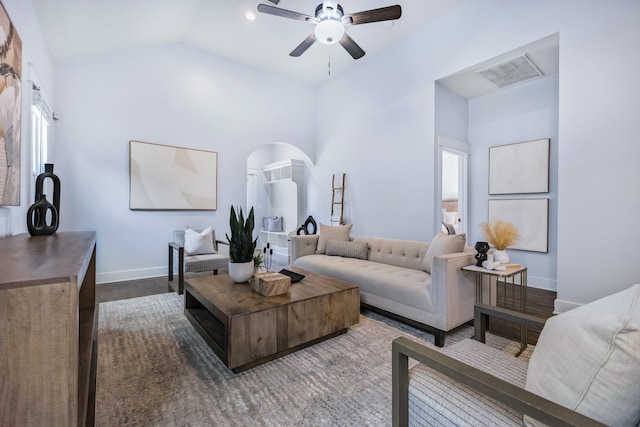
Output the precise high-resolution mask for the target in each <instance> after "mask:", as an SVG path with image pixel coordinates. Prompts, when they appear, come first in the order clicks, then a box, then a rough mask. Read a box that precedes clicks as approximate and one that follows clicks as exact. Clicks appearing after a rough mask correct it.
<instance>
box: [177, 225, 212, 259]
mask: <svg viewBox="0 0 640 427" xmlns="http://www.w3.org/2000/svg"><path fill="white" fill-rule="evenodd" d="M184 253H185V254H186V255H199V254H215V253H216V251H215V250H214V249H213V229H212V228H211V227H207V228H205V229H204V230H202V231H200V232H198V231H196V230H192V229H191V228H187V229H186V230H184Z"/></svg>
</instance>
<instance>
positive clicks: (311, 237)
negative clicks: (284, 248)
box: [290, 234, 320, 265]
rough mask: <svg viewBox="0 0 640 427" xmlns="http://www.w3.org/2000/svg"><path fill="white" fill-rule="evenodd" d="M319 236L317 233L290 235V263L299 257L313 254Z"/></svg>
mask: <svg viewBox="0 0 640 427" xmlns="http://www.w3.org/2000/svg"><path fill="white" fill-rule="evenodd" d="M319 238H320V236H319V235H318V234H306V235H296V236H291V251H290V256H291V265H293V264H294V263H295V262H296V260H297V259H298V258H300V257H303V256H305V255H313V254H315V253H316V248H317V247H318V239H319Z"/></svg>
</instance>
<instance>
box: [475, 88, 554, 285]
mask: <svg viewBox="0 0 640 427" xmlns="http://www.w3.org/2000/svg"><path fill="white" fill-rule="evenodd" d="M542 138H550V139H551V141H550V167H549V175H550V177H549V188H550V191H549V193H546V194H517V195H507V196H488V191H487V189H488V188H489V185H488V173H487V168H488V165H489V147H492V146H496V145H504V144H511V143H515V142H523V141H531V140H534V139H542ZM469 141H470V143H471V144H470V146H471V156H470V161H469V163H470V166H469V169H470V179H469V181H470V183H469V195H470V200H469V201H470V204H471V207H472V210H471V214H470V221H469V223H468V227H469V228H468V230H469V233H468V236H469V240H470V242H476V241H478V240H486V239H485V237H484V234H483V232H482V229H481V227H480V224H481V223H483V222H486V221H487V212H488V200H489V199H526V198H548V199H549V234H548V236H549V252H548V253H541V252H531V251H519V250H514V249H509V250H508V251H509V257H510V259H511V262H515V263H519V264H522V265H525V266H527V269H528V283H529V285H530V286H534V287H537V288H542V289H550V290H554V291H555V290H556V278H557V261H558V244H557V241H558V221H557V219H558V75H554V76H548V77H545V78H543V79H538V80H534V81H531V82H528V83H523V84H520V85H517V86H514V87H511V88H506V89H503V90H501V91H497V92H494V93H491V94H488V95H484V96H479V97H477V98H473V99H471V100H470V101H469Z"/></svg>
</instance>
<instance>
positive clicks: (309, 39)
mask: <svg viewBox="0 0 640 427" xmlns="http://www.w3.org/2000/svg"><path fill="white" fill-rule="evenodd" d="M315 41H316V35H315V34H314V33H311V35H309V37H307V38H306V39H304V40H303V41H302V43H300V44H299V45H298V47H296V48H295V49H293V50H292V51H291V53H290V54H289V56H295V57H296V58H297V57H298V56H300V55H302V54H303V53H305V52H306V51H307V49H309V48H310V47H311V45H312V44H313V43H315Z"/></svg>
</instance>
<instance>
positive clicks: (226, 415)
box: [96, 293, 473, 426]
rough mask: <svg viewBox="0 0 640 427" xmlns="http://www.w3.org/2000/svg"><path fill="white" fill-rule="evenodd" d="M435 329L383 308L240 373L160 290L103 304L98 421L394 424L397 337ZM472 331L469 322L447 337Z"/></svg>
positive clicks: (423, 336) (428, 339)
mask: <svg viewBox="0 0 640 427" xmlns="http://www.w3.org/2000/svg"><path fill="white" fill-rule="evenodd" d="M401 335H404V336H409V337H413V338H414V339H416V340H418V341H422V342H424V343H427V344H429V345H432V343H433V336H432V335H430V334H427V333H423V332H421V331H418V330H415V329H413V328H410V327H407V326H404V325H402V324H399V323H396V322H394V321H392V320H390V319H387V318H385V317H383V316H379V315H377V314H375V313H366V314H363V315H361V316H360V323H358V324H357V325H355V326H353V327H352V328H350V329H349V332H348V333H346V334H344V335H341V336H339V337H336V338H333V339H331V340H328V341H325V342H322V343H320V344H316V345H314V346H311V347H307V348H305V349H303V350H300V351H298V352H295V353H293V354H290V355H288V356H285V357H283V358H280V359H277V360H274V361H272V362H269V363H267V364H264V365H261V366H258V367H256V368H253V369H250V370H248V371H245V372H242V373H240V374H237V375H236V374H233V372H231V371H230V370H229V369H228V368H227V367H225V366H224V365H223V364H222V362H220V360H219V359H218V357H217V356H216V354H215V353H214V352H213V351H212V350H211V349H210V348H209V347H208V346H207V344H206V343H205V341H204V340H203V339H202V338H201V337H200V335H198V333H197V332H196V331H195V329H194V328H193V327H192V325H191V324H190V323H189V321H188V320H187V319H186V317H185V316H184V314H183V300H182V298H181V297H179V296H177V295H176V294H173V293H170V294H161V295H154V296H149V297H141V298H134V299H130V300H123V301H114V302H108V303H102V304H100V309H99V332H98V372H97V390H96V399H97V407H96V424H97V425H98V426H247V425H251V426H322V425H330V426H354V425H358V426H386V425H390V424H391V341H393V339H395V338H397V337H399V336H401ZM472 335H473V330H472V328H471V327H470V326H463V327H461V328H458V329H457V330H456V331H454V332H453V333H450V334H448V335H447V337H446V339H445V343H446V345H451V344H453V343H455V342H457V341H460V340H461V339H464V338H468V337H470V336H472Z"/></svg>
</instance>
